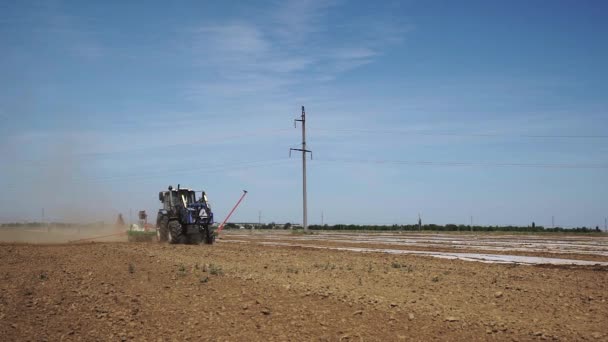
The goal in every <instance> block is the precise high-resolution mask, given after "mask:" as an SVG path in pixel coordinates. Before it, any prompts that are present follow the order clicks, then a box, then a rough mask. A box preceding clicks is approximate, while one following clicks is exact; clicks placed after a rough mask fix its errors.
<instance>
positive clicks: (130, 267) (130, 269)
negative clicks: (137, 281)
mask: <svg viewBox="0 0 608 342" xmlns="http://www.w3.org/2000/svg"><path fill="white" fill-rule="evenodd" d="M129 273H131V274H133V273H135V266H133V264H132V263H129Z"/></svg>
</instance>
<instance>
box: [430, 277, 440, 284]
mask: <svg viewBox="0 0 608 342" xmlns="http://www.w3.org/2000/svg"><path fill="white" fill-rule="evenodd" d="M431 281H432V282H433V283H436V282H438V281H439V277H438V276H434V277H433V278H432V279H431Z"/></svg>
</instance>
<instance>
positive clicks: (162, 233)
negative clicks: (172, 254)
mask: <svg viewBox="0 0 608 342" xmlns="http://www.w3.org/2000/svg"><path fill="white" fill-rule="evenodd" d="M158 241H160V242H167V241H169V218H168V217H163V218H162V219H161V220H160V224H159V225H158Z"/></svg>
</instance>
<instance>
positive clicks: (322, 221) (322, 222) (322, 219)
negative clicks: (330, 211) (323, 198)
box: [321, 210, 325, 225]
mask: <svg viewBox="0 0 608 342" xmlns="http://www.w3.org/2000/svg"><path fill="white" fill-rule="evenodd" d="M324 221H325V217H323V210H321V225H324Z"/></svg>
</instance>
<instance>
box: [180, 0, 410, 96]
mask: <svg viewBox="0 0 608 342" xmlns="http://www.w3.org/2000/svg"><path fill="white" fill-rule="evenodd" d="M337 6H338V4H337V3H336V2H335V1H324V0H304V1H293V0H291V1H286V2H282V3H281V4H280V6H279V7H278V8H275V9H273V10H271V11H270V12H269V13H266V15H262V16H261V17H263V18H264V20H265V21H264V23H260V22H256V21H253V20H250V21H247V20H239V21H229V22H221V23H213V24H206V25H203V26H201V27H198V28H196V29H194V30H191V31H190V32H189V41H191V42H192V44H188V45H189V47H188V50H189V53H191V54H192V56H193V60H195V64H196V65H197V66H198V67H200V68H202V69H205V70H212V71H213V73H214V74H215V75H217V79H214V80H212V81H205V82H202V83H197V84H192V85H191V86H190V87H189V89H188V90H186V91H185V94H186V95H187V97H189V98H195V97H198V96H204V95H220V96H241V95H243V94H245V93H256V94H259V93H261V92H273V91H274V92H277V91H281V92H287V91H288V90H289V89H290V87H294V86H297V85H298V84H302V83H307V84H308V85H309V86H310V85H311V83H312V84H314V83H317V84H318V83H324V82H330V81H332V80H335V79H336V78H337V77H338V76H339V75H340V74H342V73H345V72H348V71H350V70H353V69H356V68H360V67H362V66H364V65H366V64H369V63H373V61H374V59H375V58H377V57H378V56H380V55H381V54H382V51H383V49H385V48H386V47H387V46H390V45H391V44H395V42H396V40H395V39H394V38H395V37H394V32H397V31H398V30H396V29H391V30H381V32H382V33H381V34H378V35H370V34H369V32H370V31H371V30H370V29H368V25H370V23H360V24H359V25H358V26H357V27H349V28H348V32H338V31H330V29H329V28H330V25H329V20H326V19H328V17H329V16H330V14H331V13H330V11H331V10H332V9H334V8H336V7H337ZM376 24H377V23H374V25H376ZM377 25H380V24H377ZM331 27H333V25H332V26H331ZM387 32H393V33H391V34H386V33H387ZM399 41H400V40H399Z"/></svg>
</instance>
